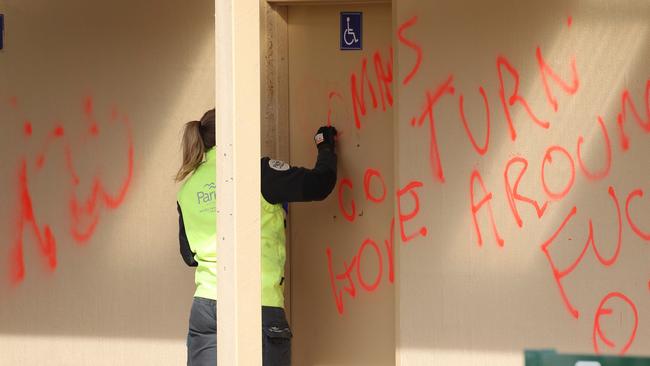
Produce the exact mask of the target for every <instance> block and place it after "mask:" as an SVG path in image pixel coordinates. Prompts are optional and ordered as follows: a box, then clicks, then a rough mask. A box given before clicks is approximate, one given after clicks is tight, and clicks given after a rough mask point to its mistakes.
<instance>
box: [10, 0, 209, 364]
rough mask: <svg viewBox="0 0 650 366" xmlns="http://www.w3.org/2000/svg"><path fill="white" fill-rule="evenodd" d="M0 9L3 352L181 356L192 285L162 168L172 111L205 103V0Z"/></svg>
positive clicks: (51, 358)
mask: <svg viewBox="0 0 650 366" xmlns="http://www.w3.org/2000/svg"><path fill="white" fill-rule="evenodd" d="M0 12H2V13H4V14H5V33H6V39H5V49H4V50H2V51H0V121H1V123H0V124H1V126H2V127H0V128H1V131H2V133H1V134H0V145H1V146H2V147H3V148H2V154H1V157H0V191H1V192H3V196H2V197H3V200H2V201H3V203H2V205H0V238H1V241H0V258H1V260H0V363H1V364H15V365H41V364H44V363H47V364H48V365H89V364H92V365H116V364H156V365H178V364H182V363H183V362H184V360H185V336H186V332H187V319H188V315H189V308H190V304H191V297H192V293H193V287H194V284H193V271H192V270H191V269H189V268H187V267H185V265H184V264H183V262H182V260H181V258H180V256H179V254H178V241H177V235H178V232H177V230H178V225H177V214H176V210H175V194H176V189H177V186H176V184H175V183H174V182H173V176H174V173H175V170H176V169H177V166H178V164H179V161H180V156H179V150H178V147H179V142H180V131H181V127H182V124H183V123H184V122H186V121H188V120H191V119H197V118H199V117H200V116H201V114H202V113H203V112H204V111H205V110H206V109H208V108H210V107H212V106H213V104H214V3H213V2H212V1H203V0H201V1H192V2H188V3H183V4H180V3H178V2H173V1H162V2H156V3H155V4H154V3H150V2H145V1H109V2H103V3H102V2H84V1H77V0H66V1H57V2H47V1H36V2H15V1H0ZM91 104H92V108H91ZM27 123H29V124H30V125H31V135H29V134H27V133H26V129H25V126H26V124H27ZM59 127H60V129H59ZM58 135H62V136H58ZM131 148H132V150H131ZM130 156H132V160H130ZM130 161H131V162H132V164H131V163H130ZM23 163H24V164H25V173H26V174H25V177H26V184H25V187H26V189H27V192H29V196H30V198H31V204H32V205H31V207H32V208H33V214H34V219H33V221H32V220H30V219H29V216H28V215H27V214H26V213H25V212H26V211H24V210H23V211H21V209H22V208H24V207H27V206H28V205H26V204H23V203H21V192H20V189H21V184H20V182H21V180H20V173H21V169H22V164H23ZM22 197H24V196H22ZM74 202H76V203H77V206H78V210H74V209H73V208H72V207H73V206H72V204H73V203H74ZM21 217H22V221H23V223H24V226H23V230H22V231H20V230H19V229H20V219H21ZM32 223H35V224H36V228H37V229H34V226H32ZM47 228H49V229H50V231H51V234H52V235H51V236H52V238H54V239H55V243H56V250H55V253H56V256H55V258H56V264H54V263H53V262H50V261H49V259H50V258H53V256H50V255H49V254H51V253H54V250H53V249H54V248H52V247H48V246H47V243H49V242H48V241H47V240H46V230H47ZM38 235H40V236H41V241H39V238H38ZM19 238H22V240H23V253H22V258H23V259H24V277H22V278H19V277H16V276H15V274H16V271H17V270H18V269H19V266H18V265H17V263H19V260H18V256H17V252H16V248H17V240H18V239H19ZM50 249H52V250H50Z"/></svg>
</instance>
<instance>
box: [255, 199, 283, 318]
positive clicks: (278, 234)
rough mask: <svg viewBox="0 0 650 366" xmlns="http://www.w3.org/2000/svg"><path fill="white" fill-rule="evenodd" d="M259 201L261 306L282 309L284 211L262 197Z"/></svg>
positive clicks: (279, 206) (280, 206)
mask: <svg viewBox="0 0 650 366" xmlns="http://www.w3.org/2000/svg"><path fill="white" fill-rule="evenodd" d="M261 200H262V209H261V211H260V220H261V222H262V227H261V234H262V240H261V244H262V252H261V262H262V273H261V275H262V305H264V306H275V307H284V281H283V277H284V262H285V260H286V249H285V243H286V238H285V233H284V210H283V209H282V205H279V204H277V205H273V204H270V203H268V202H267V201H266V200H265V199H264V197H262V198H261Z"/></svg>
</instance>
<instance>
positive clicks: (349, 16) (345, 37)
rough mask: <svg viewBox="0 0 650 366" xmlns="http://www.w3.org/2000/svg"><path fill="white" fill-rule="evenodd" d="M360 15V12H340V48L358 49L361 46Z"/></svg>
mask: <svg viewBox="0 0 650 366" xmlns="http://www.w3.org/2000/svg"><path fill="white" fill-rule="evenodd" d="M362 15H363V14H362V13H360V12H341V27H340V28H341V33H340V46H341V50H360V49H362V48H363V47H362V45H363V42H362V41H361V28H362V27H361V24H362V22H361V19H362Z"/></svg>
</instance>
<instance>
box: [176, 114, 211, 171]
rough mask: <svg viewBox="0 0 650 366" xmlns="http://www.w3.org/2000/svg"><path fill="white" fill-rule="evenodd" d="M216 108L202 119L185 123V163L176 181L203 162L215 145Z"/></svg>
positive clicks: (182, 144)
mask: <svg viewBox="0 0 650 366" xmlns="http://www.w3.org/2000/svg"><path fill="white" fill-rule="evenodd" d="M214 116H215V110H214V109H211V110H209V111H207V112H205V114H204V115H203V117H201V120H200V121H191V122H187V123H186V124H185V128H184V131H183V140H182V142H181V146H182V149H183V163H182V164H181V167H180V169H179V170H178V173H176V181H177V182H180V181H182V180H183V179H185V178H186V177H187V176H188V175H189V174H191V173H192V172H194V170H195V169H196V168H198V167H199V165H201V163H203V156H204V154H205V152H206V151H207V150H209V149H211V148H212V147H214V145H215V134H214V133H215V125H214Z"/></svg>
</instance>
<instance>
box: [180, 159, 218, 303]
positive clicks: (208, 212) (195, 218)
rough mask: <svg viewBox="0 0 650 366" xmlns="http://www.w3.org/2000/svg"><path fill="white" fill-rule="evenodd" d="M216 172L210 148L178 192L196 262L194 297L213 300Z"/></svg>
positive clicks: (215, 287) (214, 287)
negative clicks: (203, 159)
mask: <svg viewBox="0 0 650 366" xmlns="http://www.w3.org/2000/svg"><path fill="white" fill-rule="evenodd" d="M216 175H217V173H216V151H215V149H214V148H212V149H210V150H208V152H207V153H206V154H205V161H204V162H203V163H202V164H201V165H199V167H198V168H197V169H196V170H195V171H194V173H192V175H191V176H190V177H189V178H188V179H187V180H186V181H185V182H184V183H183V185H182V187H181V189H180V190H179V192H178V203H179V205H180V206H181V210H182V212H183V222H184V224H185V233H186V234H187V240H188V241H189V243H190V249H192V251H193V252H194V253H195V255H194V259H195V260H196V261H197V262H198V266H197V267H196V272H195V274H194V282H195V283H196V292H195V293H194V296H196V297H203V298H207V299H213V300H216V299H217V223H216V209H217V197H216V185H215V182H216V178H217V177H216Z"/></svg>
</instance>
